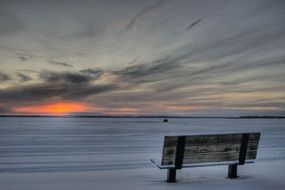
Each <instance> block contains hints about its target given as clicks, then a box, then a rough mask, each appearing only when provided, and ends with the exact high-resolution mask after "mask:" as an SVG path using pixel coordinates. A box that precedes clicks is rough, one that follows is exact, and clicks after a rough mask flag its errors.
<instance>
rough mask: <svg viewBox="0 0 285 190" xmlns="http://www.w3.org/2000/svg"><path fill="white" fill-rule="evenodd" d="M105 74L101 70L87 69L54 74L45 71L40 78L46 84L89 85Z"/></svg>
mask: <svg viewBox="0 0 285 190" xmlns="http://www.w3.org/2000/svg"><path fill="white" fill-rule="evenodd" d="M102 74H103V71H102V70H99V69H86V70H81V71H79V72H54V71H48V70H44V71H42V72H40V74H39V76H40V78H41V79H43V80H44V81H46V82H52V83H74V84H84V83H85V84H88V83H90V82H93V81H96V80H97V79H99V77H100V76H101V75H102Z"/></svg>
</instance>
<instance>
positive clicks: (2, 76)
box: [0, 72, 11, 83]
mask: <svg viewBox="0 0 285 190" xmlns="http://www.w3.org/2000/svg"><path fill="white" fill-rule="evenodd" d="M8 80H11V77H10V76H9V75H7V74H5V73H1V72H0V83H1V82H5V81H8Z"/></svg>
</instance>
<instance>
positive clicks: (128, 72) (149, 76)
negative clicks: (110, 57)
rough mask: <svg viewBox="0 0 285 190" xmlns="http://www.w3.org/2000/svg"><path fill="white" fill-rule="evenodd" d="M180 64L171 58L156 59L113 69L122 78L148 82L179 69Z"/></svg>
mask: <svg viewBox="0 0 285 190" xmlns="http://www.w3.org/2000/svg"><path fill="white" fill-rule="evenodd" d="M177 67H179V66H178V64H177V63H175V62H173V61H172V60H171V59H169V58H164V59H159V60H155V61H154V62H152V63H144V64H139V65H134V66H129V67H125V68H123V69H121V70H117V71H113V73H114V74H115V75H118V76H119V77H120V78H121V79H125V80H128V81H133V82H135V81H136V82H142V83H144V82H147V81H153V80H160V76H161V75H164V74H165V73H168V72H170V71H173V70H175V69H177Z"/></svg>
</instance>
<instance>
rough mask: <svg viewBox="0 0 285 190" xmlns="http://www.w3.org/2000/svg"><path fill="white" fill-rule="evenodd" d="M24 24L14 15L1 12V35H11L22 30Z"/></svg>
mask: <svg viewBox="0 0 285 190" xmlns="http://www.w3.org/2000/svg"><path fill="white" fill-rule="evenodd" d="M23 28H24V23H23V22H22V20H20V19H19V18H17V17H16V16H14V15H11V14H8V13H5V12H0V34H11V33H14V32H17V31H19V30H22V29H23Z"/></svg>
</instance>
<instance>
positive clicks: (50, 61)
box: [48, 60, 73, 67]
mask: <svg viewBox="0 0 285 190" xmlns="http://www.w3.org/2000/svg"><path fill="white" fill-rule="evenodd" d="M48 63H50V64H53V65H59V66H64V67H73V65H71V64H68V63H65V62H60V61H54V60H48Z"/></svg>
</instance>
